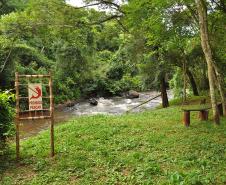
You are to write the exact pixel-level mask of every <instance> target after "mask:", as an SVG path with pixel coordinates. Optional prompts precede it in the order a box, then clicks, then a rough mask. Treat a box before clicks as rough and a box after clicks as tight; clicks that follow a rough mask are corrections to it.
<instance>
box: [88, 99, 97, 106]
mask: <svg viewBox="0 0 226 185" xmlns="http://www.w3.org/2000/svg"><path fill="white" fill-rule="evenodd" d="M89 104H90V105H93V106H96V105H98V101H97V100H96V99H95V98H90V99H89Z"/></svg>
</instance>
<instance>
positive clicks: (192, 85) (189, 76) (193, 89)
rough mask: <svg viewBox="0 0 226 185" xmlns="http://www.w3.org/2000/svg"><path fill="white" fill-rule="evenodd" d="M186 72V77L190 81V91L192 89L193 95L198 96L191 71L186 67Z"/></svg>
mask: <svg viewBox="0 0 226 185" xmlns="http://www.w3.org/2000/svg"><path fill="white" fill-rule="evenodd" d="M186 73H187V75H188V78H189V81H190V84H191V88H192V91H193V94H194V96H199V92H198V88H197V85H196V82H195V79H194V77H193V75H192V73H191V71H190V70H189V69H187V70H186Z"/></svg>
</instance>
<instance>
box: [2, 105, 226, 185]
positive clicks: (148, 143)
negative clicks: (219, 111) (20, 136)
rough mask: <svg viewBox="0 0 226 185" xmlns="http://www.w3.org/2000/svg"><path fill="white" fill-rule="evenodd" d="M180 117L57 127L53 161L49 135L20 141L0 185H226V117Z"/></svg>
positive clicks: (173, 112) (159, 112) (173, 111)
mask: <svg viewBox="0 0 226 185" xmlns="http://www.w3.org/2000/svg"><path fill="white" fill-rule="evenodd" d="M210 116H211V115H210ZM181 118H182V112H181V111H180V106H171V107H169V108H167V109H156V110H152V111H145V112H142V113H133V114H128V115H121V116H109V115H96V116H86V117H85V116H82V117H77V118H73V120H71V121H69V122H67V123H66V124H63V125H59V126H57V127H56V129H55V138H56V143H55V144H56V156H55V157H54V158H53V159H51V158H49V157H48V156H49V132H48V131H44V132H42V133H40V134H39V135H38V136H36V137H32V138H28V139H27V140H25V141H22V143H21V154H22V160H21V162H20V164H16V163H15V160H14V158H15V151H14V147H15V146H13V145H11V155H10V158H9V159H6V160H5V161H4V163H2V167H1V173H2V176H1V180H0V184H4V185H5V184H7V185H8V184H62V185H63V184H179V183H184V184H218V185H221V184H222V185H223V184H225V183H226V174H225V170H226V163H225V161H226V119H225V118H223V119H222V120H221V125H220V126H215V125H214V124H213V123H212V121H207V122H201V121H199V120H198V118H197V114H196V113H194V114H193V113H192V115H191V126H190V127H189V128H185V127H184V125H183V124H182V123H181ZM2 162H3V161H2Z"/></svg>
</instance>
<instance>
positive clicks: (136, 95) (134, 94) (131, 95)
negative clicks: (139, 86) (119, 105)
mask: <svg viewBox="0 0 226 185" xmlns="http://www.w3.org/2000/svg"><path fill="white" fill-rule="evenodd" d="M139 96H140V95H139V93H138V92H137V91H134V90H130V91H129V92H128V94H127V98H130V99H133V98H139Z"/></svg>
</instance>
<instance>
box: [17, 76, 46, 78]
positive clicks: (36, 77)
mask: <svg viewBox="0 0 226 185" xmlns="http://www.w3.org/2000/svg"><path fill="white" fill-rule="evenodd" d="M19 78H50V75H19Z"/></svg>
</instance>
